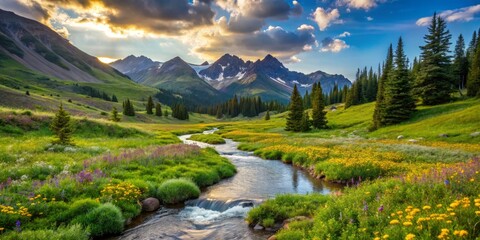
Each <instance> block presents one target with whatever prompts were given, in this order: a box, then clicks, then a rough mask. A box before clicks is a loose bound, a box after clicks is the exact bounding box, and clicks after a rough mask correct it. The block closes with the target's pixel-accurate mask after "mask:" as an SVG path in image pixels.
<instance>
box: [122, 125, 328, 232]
mask: <svg viewBox="0 0 480 240" xmlns="http://www.w3.org/2000/svg"><path fill="white" fill-rule="evenodd" d="M214 131H216V129H214V130H209V131H205V132H203V134H211V133H213V132H214ZM190 136H191V135H183V136H180V137H179V138H180V139H181V140H182V141H183V142H184V143H186V144H196V145H199V146H200V147H212V148H215V149H216V150H217V152H219V153H220V155H222V156H223V157H226V158H228V159H229V160H230V161H231V162H232V163H233V164H234V165H235V166H236V168H237V174H236V175H235V176H234V177H232V178H229V179H226V180H223V181H221V182H220V183H218V184H215V185H213V186H211V187H209V188H207V189H206V191H204V192H203V193H202V194H201V196H200V198H199V199H196V200H191V201H187V202H186V203H185V206H184V207H182V208H162V209H160V210H158V211H157V212H156V213H155V214H154V215H151V216H150V217H148V218H147V219H146V221H145V222H143V223H142V224H140V225H138V226H136V227H134V228H131V229H129V230H127V231H125V232H124V233H123V235H122V236H120V237H118V238H117V239H132V240H133V239H266V238H267V237H268V236H270V235H271V234H272V233H268V232H265V231H254V230H252V229H251V228H249V227H248V226H247V224H246V223H245V221H244V217H245V216H246V214H247V213H248V211H249V210H250V209H251V208H252V207H253V206H255V205H257V204H259V203H260V202H262V201H264V200H266V199H269V198H273V197H275V195H277V194H281V193H300V194H306V193H311V192H318V193H322V194H329V193H330V191H331V190H332V189H334V188H335V187H334V186H330V185H327V184H326V183H325V182H322V181H320V180H317V179H314V178H312V177H310V176H309V175H308V174H307V173H305V172H303V171H302V170H300V169H298V168H295V167H292V166H291V165H288V164H284V163H282V162H281V161H266V160H263V159H261V158H259V157H256V156H254V155H253V154H252V153H250V152H245V151H241V150H238V149H237V146H238V143H237V142H235V141H232V140H230V139H226V143H225V144H221V145H210V144H206V143H201V142H196V141H191V140H187V139H188V138H189V137H190Z"/></svg>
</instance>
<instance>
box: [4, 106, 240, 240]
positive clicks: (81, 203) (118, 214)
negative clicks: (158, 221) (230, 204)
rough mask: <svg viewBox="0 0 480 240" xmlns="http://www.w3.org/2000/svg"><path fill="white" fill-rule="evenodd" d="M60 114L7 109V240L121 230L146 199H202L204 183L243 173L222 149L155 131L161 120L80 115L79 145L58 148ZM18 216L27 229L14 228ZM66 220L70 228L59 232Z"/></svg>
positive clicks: (76, 120) (75, 139)
mask: <svg viewBox="0 0 480 240" xmlns="http://www.w3.org/2000/svg"><path fill="white" fill-rule="evenodd" d="M52 115H53V114H52V113H51V112H43V111H29V110H19V109H11V108H0V139H2V141H0V209H1V211H0V238H2V239H3V237H6V238H7V239H19V238H20V237H23V238H25V239H30V238H31V236H38V235H41V236H43V235H45V238H44V239H50V238H51V237H53V236H57V238H58V239H63V237H61V236H66V235H75V236H76V237H78V238H75V239H88V237H87V236H89V237H98V236H102V235H110V234H119V233H120V232H121V231H122V230H123V228H124V222H125V221H126V220H128V219H131V218H133V217H135V216H137V215H139V214H140V212H141V206H140V205H139V204H138V202H139V201H141V200H143V199H145V198H148V197H156V198H158V199H160V201H162V202H163V203H165V204H170V203H179V202H183V201H184V200H186V199H189V198H196V197H198V195H199V193H200V190H199V187H206V186H209V185H212V184H214V183H216V182H218V181H220V179H222V178H226V177H230V176H232V175H233V174H234V173H235V168H234V166H233V165H232V164H231V163H230V162H228V160H226V159H225V158H222V157H220V156H219V155H218V154H217V153H216V152H215V151H214V150H211V149H200V148H199V147H197V146H189V145H183V144H178V143H179V139H178V138H177V137H176V136H175V134H174V133H173V132H171V131H152V129H150V128H149V127H148V126H154V125H156V124H148V123H140V121H138V120H135V119H130V120H131V122H121V123H120V124H116V123H112V122H110V121H106V120H103V119H94V118H85V117H74V118H73V125H74V128H75V131H74V134H73V142H74V145H73V146H62V145H52V140H53V134H52V132H51V131H50V129H49V124H50V122H51V119H52ZM140 115H143V114H140ZM145 117H147V118H153V117H151V116H145ZM193 118H194V120H193V121H195V117H193ZM196 118H198V117H196ZM165 122H169V123H177V124H172V125H177V126H182V124H181V123H180V121H178V120H171V119H166V120H165ZM183 125H186V124H183ZM190 125H191V123H190ZM139 126H143V127H139ZM197 127H198V126H197ZM184 129H192V128H190V127H185V128H184ZM193 130H195V129H193ZM190 131H192V130H190ZM186 179H190V180H186ZM112 203H113V204H112ZM98 213H101V214H100V216H99V215H98ZM17 221H20V224H21V228H22V232H21V233H17V232H16V231H14V230H15V229H16V224H17ZM99 221H100V222H104V223H108V224H98V222H99ZM60 225H68V227H65V228H59V229H56V227H57V226H60ZM55 229H56V231H52V230H55ZM49 231H50V232H49ZM79 232H86V234H82V235H79V234H78V233H79ZM4 233H6V234H4ZM42 234H43V235H42ZM47 236H49V237H47ZM72 239H73V238H72Z"/></svg>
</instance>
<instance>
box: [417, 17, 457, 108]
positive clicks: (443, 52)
mask: <svg viewBox="0 0 480 240" xmlns="http://www.w3.org/2000/svg"><path fill="white" fill-rule="evenodd" d="M451 37H452V35H451V34H450V32H449V31H448V30H447V24H446V21H445V20H444V19H443V18H441V17H440V16H437V15H436V14H434V15H433V18H432V22H431V24H430V26H429V27H428V34H427V35H425V37H424V39H425V45H424V46H420V49H421V50H422V53H421V57H420V62H419V64H420V67H419V68H420V69H419V71H418V74H417V76H416V81H415V92H416V95H417V97H418V98H419V99H421V100H422V102H423V104H425V105H437V104H441V103H446V102H448V101H450V94H451V93H452V91H453V89H454V88H453V81H452V77H451V71H450V70H451V61H450V56H449V52H450V50H449V48H450V38H451Z"/></svg>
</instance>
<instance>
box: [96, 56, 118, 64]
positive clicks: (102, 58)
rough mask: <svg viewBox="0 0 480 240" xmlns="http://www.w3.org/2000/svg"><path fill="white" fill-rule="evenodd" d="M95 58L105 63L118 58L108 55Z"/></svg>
mask: <svg viewBox="0 0 480 240" xmlns="http://www.w3.org/2000/svg"><path fill="white" fill-rule="evenodd" d="M97 58H98V60H100V62H103V63H107V64H108V63H112V62H115V61H117V60H118V58H110V57H97Z"/></svg>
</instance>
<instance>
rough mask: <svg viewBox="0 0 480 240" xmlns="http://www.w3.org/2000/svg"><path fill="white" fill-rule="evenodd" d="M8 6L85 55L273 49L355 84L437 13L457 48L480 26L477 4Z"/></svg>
mask: <svg viewBox="0 0 480 240" xmlns="http://www.w3.org/2000/svg"><path fill="white" fill-rule="evenodd" d="M0 8H2V9H5V10H11V11H14V12H16V13H17V14H20V15H22V16H25V17H29V18H32V19H36V20H38V21H41V22H43V23H44V24H47V25H48V26H50V27H51V28H53V29H54V30H56V31H57V32H59V33H60V34H63V35H64V36H65V37H66V38H68V39H69V40H70V41H71V42H72V43H73V44H74V45H75V46H77V47H78V48H80V49H81V50H83V51H85V52H87V53H89V54H91V55H94V56H97V57H106V58H112V59H118V58H124V57H126V56H128V55H131V54H133V55H137V56H138V55H145V56H147V57H150V58H152V59H154V60H158V61H166V60H169V59H171V58H173V57H175V56H180V57H182V58H183V59H185V60H186V61H188V62H191V63H201V62H203V61H205V60H208V61H209V62H212V61H214V60H215V59H217V58H218V57H220V56H221V55H223V54H224V53H231V54H236V55H239V56H240V57H242V58H244V59H249V60H255V59H258V58H262V57H263V56H265V55H266V54H267V53H271V54H272V55H274V56H276V57H278V58H279V59H281V61H282V62H284V63H285V65H286V66H287V67H288V68H290V69H292V70H296V71H301V72H305V73H310V72H313V71H316V70H322V71H325V72H328V73H338V74H344V75H345V76H347V77H348V78H350V79H351V80H353V77H354V74H355V72H356V69H357V68H363V67H364V66H373V67H374V69H376V66H377V65H378V64H379V63H380V62H381V61H382V60H383V59H384V58H385V55H386V49H387V48H388V45H389V44H390V43H393V44H395V43H396V41H397V40H398V38H399V37H400V36H401V37H402V38H403V39H404V43H405V45H406V46H405V49H406V53H407V55H408V56H409V57H410V58H411V59H413V57H415V56H418V55H419V54H420V50H419V46H420V45H422V44H423V36H424V35H425V33H426V32H427V26H426V25H427V24H428V19H422V18H425V17H429V16H431V15H432V14H433V13H434V12H437V13H439V14H441V15H442V16H443V17H444V18H445V19H446V20H447V22H448V29H449V30H450V32H451V34H452V48H453V44H454V43H455V41H456V39H457V37H458V35H459V34H463V35H464V37H465V39H466V41H467V44H468V42H469V41H470V38H471V35H472V33H473V31H474V30H477V29H478V28H479V27H480V2H479V1H478V0H477V1H474V0H462V1H458V0H442V1H438V0H437V1H433V0H428V1H423V0H422V1H418V0H417V1H413V0H396V1H395V0H393V1H390V0H316V1H315V0H297V1H293V0H288V1H287V0H194V1H192V0H64V1H62V2H61V3H59V2H58V1H55V0H2V1H1V2H0Z"/></svg>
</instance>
